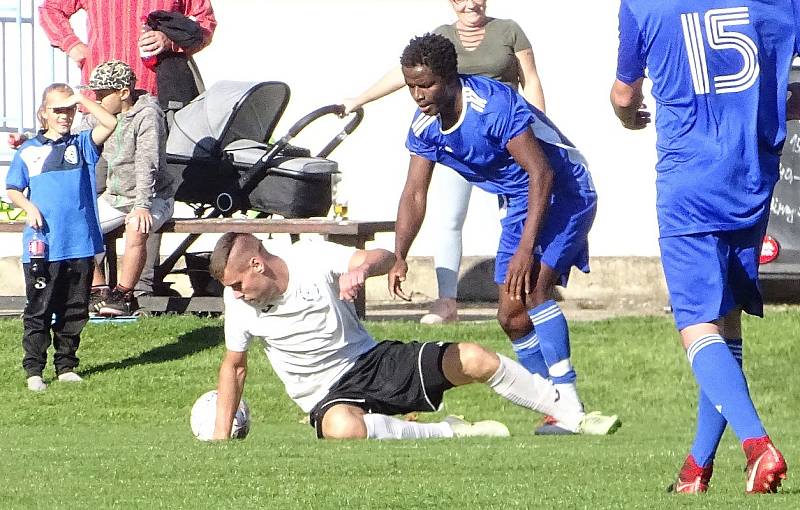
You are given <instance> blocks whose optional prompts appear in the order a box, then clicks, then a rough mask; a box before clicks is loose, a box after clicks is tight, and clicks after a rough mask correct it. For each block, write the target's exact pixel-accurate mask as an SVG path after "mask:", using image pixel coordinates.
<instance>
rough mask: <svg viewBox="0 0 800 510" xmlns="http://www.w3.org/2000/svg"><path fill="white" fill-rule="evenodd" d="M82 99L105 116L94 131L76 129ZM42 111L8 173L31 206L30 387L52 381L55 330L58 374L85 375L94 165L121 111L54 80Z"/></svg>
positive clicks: (95, 244) (96, 234) (26, 363)
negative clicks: (34, 242) (81, 358)
mask: <svg viewBox="0 0 800 510" xmlns="http://www.w3.org/2000/svg"><path fill="white" fill-rule="evenodd" d="M78 104H80V105H82V106H83V107H84V108H85V109H86V110H87V111H88V112H89V113H91V114H92V115H94V116H95V117H96V118H97V119H98V121H99V123H98V125H97V126H96V127H95V128H94V129H92V130H91V131H84V132H81V133H79V134H77V135H73V134H70V128H71V126H72V121H73V119H74V117H75V111H76V109H77V105H78ZM37 117H38V119H39V122H40V123H41V125H42V130H41V131H40V132H39V134H38V135H37V136H36V137H35V138H33V139H31V140H28V141H27V142H25V143H24V144H23V145H22V146H21V147H20V150H19V151H17V153H16V154H15V155H14V159H13V161H12V162H11V166H10V167H9V169H8V175H7V177H6V189H7V192H8V197H9V198H10V199H11V201H12V202H13V203H14V205H16V206H17V207H19V208H21V209H24V210H25V212H26V213H27V218H28V220H27V221H28V227H27V228H26V229H25V231H24V232H23V235H22V240H23V250H22V262H23V267H24V274H25V294H26V297H27V304H26V305H25V312H24V315H23V325H24V333H23V337H22V347H23V350H24V357H23V360H22V366H23V368H24V369H25V372H26V374H27V378H28V379H27V383H28V389H30V390H32V391H42V390H44V389H46V388H47V385H46V384H45V382H44V381H43V379H42V372H43V370H44V367H45V364H46V362H47V348H48V347H49V346H50V341H51V340H50V335H51V330H52V335H53V344H54V347H55V351H56V352H55V354H54V355H53V364H54V365H55V370H56V374H57V376H58V379H59V380H61V381H67V382H77V381H80V380H81V378H80V376H78V374H76V373H75V371H74V370H75V368H76V367H77V366H78V358H77V356H76V355H75V353H76V352H77V350H78V346H79V344H80V334H81V331H82V330H83V327H84V325H85V324H86V322H87V320H88V311H87V310H88V303H89V288H90V284H91V277H92V269H93V264H94V256H95V255H96V254H97V253H101V252H102V251H103V235H102V233H101V232H100V226H99V223H98V218H97V199H96V196H97V193H96V184H95V165H96V164H97V161H98V159H99V157H100V149H99V147H98V146H99V145H101V144H102V143H103V142H105V141H106V139H108V137H109V136H110V135H111V133H113V132H114V128H115V127H116V125H117V121H116V118H115V117H114V116H113V115H111V114H110V113H108V112H107V111H106V110H105V109H103V107H102V106H100V105H99V104H97V103H95V102H94V101H92V100H90V99H88V98H86V97H84V96H82V95H81V94H74V93H73V91H72V89H71V88H70V87H69V86H68V85H66V84H63V83H54V84H52V85H50V86H49V87H47V88H46V89H45V90H44V93H43V94H42V104H41V106H40V107H39V110H38V112H37ZM34 230H36V231H38V232H39V233H40V234H41V235H42V236H43V237H44V239H45V241H46V243H47V246H48V249H47V252H46V254H45V256H46V263H45V267H44V270H43V271H42V273H41V274H36V275H34V274H32V272H31V264H30V257H29V255H28V243H29V242H30V239H31V236H32V235H33V231H34Z"/></svg>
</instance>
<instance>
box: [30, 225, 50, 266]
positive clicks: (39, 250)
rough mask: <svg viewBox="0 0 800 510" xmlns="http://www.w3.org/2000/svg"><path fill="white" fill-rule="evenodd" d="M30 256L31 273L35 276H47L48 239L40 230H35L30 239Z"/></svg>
mask: <svg viewBox="0 0 800 510" xmlns="http://www.w3.org/2000/svg"><path fill="white" fill-rule="evenodd" d="M28 256H29V257H30V263H31V274H32V275H33V276H34V277H39V276H45V273H46V272H47V270H46V263H45V261H46V257H47V240H46V239H45V237H44V234H42V233H41V232H40V231H39V230H34V231H33V234H32V235H31V239H30V241H28Z"/></svg>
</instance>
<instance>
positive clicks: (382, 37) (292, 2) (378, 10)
mask: <svg viewBox="0 0 800 510" xmlns="http://www.w3.org/2000/svg"><path fill="white" fill-rule="evenodd" d="M214 7H215V11H216V13H217V18H218V20H219V26H218V28H217V32H216V34H215V37H214V41H213V42H212V44H211V46H209V47H208V48H206V49H205V50H203V51H202V52H201V53H200V54H199V55H198V56H197V60H198V63H199V65H200V67H201V71H202V73H203V75H204V78H205V80H206V84H209V83H213V82H214V81H216V80H221V79H241V80H280V81H285V82H286V83H288V84H289V86H290V87H291V89H292V99H291V101H290V104H289V107H288V109H287V111H286V113H285V114H284V116H283V119H282V122H281V124H280V125H279V126H278V132H279V133H280V132H281V131H285V130H286V129H287V128H288V127H289V125H291V123H293V122H294V121H296V120H297V119H299V118H300V117H301V116H303V115H304V114H305V113H308V112H309V111H311V110H312V109H314V108H316V107H318V106H322V105H324V104H329V103H335V102H340V100H341V99H342V98H344V97H348V96H352V95H355V94H357V93H358V92H360V91H361V90H362V89H363V88H365V87H367V86H368V85H370V84H371V83H373V82H374V81H375V80H377V79H378V78H379V77H380V76H381V75H382V74H383V73H384V72H385V71H386V70H388V69H389V68H390V67H391V66H394V65H397V62H398V59H399V56H400V53H401V52H402V50H403V48H404V47H405V45H406V44H407V42H408V40H409V39H410V38H411V37H412V36H414V35H419V34H422V33H424V32H426V31H429V30H431V29H433V28H434V27H436V26H438V25H439V24H442V23H448V22H451V21H452V20H454V16H453V13H452V11H451V9H450V7H449V3H448V2H447V1H446V0H402V1H400V0H394V1H388V0H338V1H331V0H224V1H220V0H217V1H216V2H215V3H214ZM617 7H618V3H617V2H616V1H591V0H564V1H561V2H533V1H521V0H489V8H488V12H489V14H490V15H493V16H495V17H501V18H512V19H514V20H516V21H517V22H518V23H519V24H520V25H521V26H522V28H523V30H524V31H525V32H526V34H527V35H528V37H529V39H530V40H531V43H532V45H533V49H534V52H535V55H536V61H537V66H538V68H539V73H540V76H541V78H542V82H543V85H544V91H545V96H546V101H547V111H548V115H550V117H551V118H552V119H553V120H554V121H555V122H556V123H557V124H558V126H559V127H560V128H561V129H562V130H563V131H564V133H565V134H567V136H569V137H570V138H571V139H572V141H573V142H574V143H575V144H576V145H577V146H578V147H579V148H580V149H581V150H582V151H583V152H584V154H585V155H586V156H587V158H588V160H589V163H590V166H591V170H592V173H593V175H594V179H595V184H596V186H597V189H598V193H599V195H600V206H599V211H598V216H597V220H596V222H595V226H594V229H593V231H592V236H591V243H592V254H593V255H656V254H657V243H656V236H657V229H656V223H655V209H654V200H655V190H654V176H655V174H654V170H653V167H654V165H655V150H654V144H655V133H654V131H653V130H652V129H648V130H646V131H644V132H637V133H633V132H627V131H625V130H623V129H622V127H621V126H620V125H619V123H618V122H617V120H616V118H615V117H614V115H613V112H612V110H611V107H610V105H609V102H608V91H609V89H610V87H611V83H612V81H613V79H614V71H615V64H616V47H617V20H616V13H617ZM365 111H366V116H365V120H364V123H363V124H362V125H361V127H360V128H359V129H358V130H357V131H356V132H355V133H354V134H353V135H352V136H351V137H350V138H348V139H347V140H345V142H344V143H343V144H342V145H341V146H340V147H339V148H338V149H337V150H336V152H334V154H333V156H332V158H333V159H335V160H337V161H338V162H339V164H340V168H341V169H342V171H343V172H344V173H345V179H346V182H347V184H348V186H349V189H350V192H349V193H348V194H349V196H350V209H351V211H352V214H351V216H352V217H355V218H369V219H393V218H394V215H395V212H396V204H397V200H398V198H399V195H400V191H401V188H402V186H403V183H404V179H405V171H406V168H407V164H408V155H407V152H406V150H405V148H404V140H405V133H406V131H407V129H408V124H409V121H410V119H411V116H412V114H413V111H414V104H413V102H412V101H411V98H410V97H408V93H407V92H406V91H400V92H398V93H396V94H394V95H393V96H390V97H387V98H385V99H383V100H381V101H379V102H375V103H372V104H370V105H368V106H367V107H366V109H365ZM302 141H303V140H302V138H298V143H299V144H302ZM442 171H448V170H445V169H442ZM438 207H441V206H440V205H438V204H437V202H436V201H435V199H432V201H431V203H430V208H429V213H428V214H429V215H431V214H435V212H436V210H437V208H438ZM464 233H465V236H464V237H465V238H464V245H465V246H464V248H465V250H464V253H465V255H491V254H494V251H495V248H496V239H497V235H498V233H499V228H498V226H497V211H496V201H495V200H494V199H493V198H492V197H489V196H487V195H485V194H484V193H482V192H476V193H474V194H473V201H472V204H471V206H470V214H469V216H468V218H467V224H466V226H465V231H464ZM433 234H434V233H433V232H432V231H431V230H429V229H426V228H425V227H423V232H422V233H421V234H420V238H419V239H418V241H417V242H416V244H415V247H414V250H413V251H412V254H416V255H429V254H430V238H431V236H432V235H433ZM382 244H386V245H387V246H389V247H391V245H392V240H391V238H388V239H386V238H384V239H382Z"/></svg>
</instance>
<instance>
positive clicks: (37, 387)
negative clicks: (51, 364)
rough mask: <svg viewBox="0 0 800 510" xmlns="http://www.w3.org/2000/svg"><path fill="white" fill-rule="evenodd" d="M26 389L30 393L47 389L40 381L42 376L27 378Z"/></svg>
mask: <svg viewBox="0 0 800 510" xmlns="http://www.w3.org/2000/svg"><path fill="white" fill-rule="evenodd" d="M28 389H29V390H31V391H44V390H46V389H47V385H46V384H45V383H44V381H43V380H42V376H40V375H32V376H30V377H28Z"/></svg>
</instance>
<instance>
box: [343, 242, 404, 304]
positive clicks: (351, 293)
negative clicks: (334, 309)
mask: <svg viewBox="0 0 800 510" xmlns="http://www.w3.org/2000/svg"><path fill="white" fill-rule="evenodd" d="M394 262H395V256H394V253H392V252H390V251H389V250H383V249H375V250H357V251H356V252H355V253H353V256H352V257H350V262H349V264H348V268H347V272H346V273H344V274H342V275H340V276H339V299H343V300H345V301H353V300H354V299H355V298H356V296H357V295H358V293H359V291H360V290H361V289H362V288H363V287H364V282H365V281H366V280H367V278H369V277H370V276H379V275H382V274H386V273H388V272H389V270H390V269H391V268H392V266H393V265H394Z"/></svg>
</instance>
